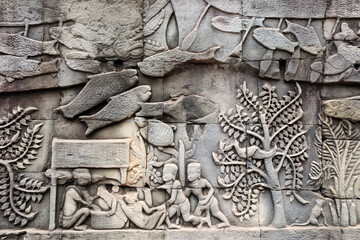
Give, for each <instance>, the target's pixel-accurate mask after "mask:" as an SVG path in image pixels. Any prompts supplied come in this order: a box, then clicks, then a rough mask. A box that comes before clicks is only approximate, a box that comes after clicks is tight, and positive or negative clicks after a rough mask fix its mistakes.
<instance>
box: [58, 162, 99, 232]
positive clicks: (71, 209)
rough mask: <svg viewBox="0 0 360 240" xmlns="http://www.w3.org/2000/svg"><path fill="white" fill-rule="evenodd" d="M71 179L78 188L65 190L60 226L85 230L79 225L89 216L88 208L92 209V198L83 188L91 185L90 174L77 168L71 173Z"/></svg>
mask: <svg viewBox="0 0 360 240" xmlns="http://www.w3.org/2000/svg"><path fill="white" fill-rule="evenodd" d="M73 177H74V179H75V183H76V184H77V185H78V186H77V185H71V186H69V187H67V188H66V190H65V193H64V195H63V198H62V204H61V212H60V226H62V227H63V228H71V227H74V229H75V230H86V228H87V226H86V225H81V224H82V223H83V222H84V221H85V220H86V218H87V217H88V216H89V214H90V208H92V207H93V205H92V200H93V197H91V196H90V194H89V193H88V191H87V190H86V188H85V186H86V185H88V184H90V183H91V174H90V172H89V170H88V169H84V168H78V169H75V170H74V171H73Z"/></svg>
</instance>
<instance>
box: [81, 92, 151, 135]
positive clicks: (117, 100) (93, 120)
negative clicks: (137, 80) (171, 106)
mask: <svg viewBox="0 0 360 240" xmlns="http://www.w3.org/2000/svg"><path fill="white" fill-rule="evenodd" d="M150 96H151V88H150V86H148V85H144V86H139V87H136V88H133V89H131V90H129V91H126V92H124V93H121V94H119V95H116V96H114V97H111V98H110V102H109V103H108V104H107V105H106V106H105V107H104V108H103V109H101V110H100V111H99V112H97V113H95V114H93V115H91V116H81V117H80V120H81V121H84V122H85V123H86V125H87V126H88V129H87V130H86V133H85V134H86V135H89V134H91V133H92V132H93V131H95V130H96V129H99V128H102V127H105V126H108V125H110V124H112V123H115V122H119V121H122V120H124V119H126V118H129V117H131V116H132V115H133V114H135V113H136V112H137V111H138V110H139V109H140V105H139V103H141V102H146V101H147V100H149V98H150Z"/></svg>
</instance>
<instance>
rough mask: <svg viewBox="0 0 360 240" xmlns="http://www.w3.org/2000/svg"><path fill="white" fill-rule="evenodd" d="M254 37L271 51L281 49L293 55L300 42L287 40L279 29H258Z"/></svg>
mask: <svg viewBox="0 0 360 240" xmlns="http://www.w3.org/2000/svg"><path fill="white" fill-rule="evenodd" d="M253 36H254V38H255V39H256V41H258V42H259V43H260V44H261V45H263V46H264V47H266V48H268V49H271V50H275V49H279V50H284V51H288V52H291V53H293V52H294V51H295V47H297V46H298V45H299V43H298V42H292V41H290V40H289V39H288V38H286V37H285V36H284V35H283V34H282V33H281V32H279V29H277V28H266V27H260V28H256V29H255V30H254V34H253Z"/></svg>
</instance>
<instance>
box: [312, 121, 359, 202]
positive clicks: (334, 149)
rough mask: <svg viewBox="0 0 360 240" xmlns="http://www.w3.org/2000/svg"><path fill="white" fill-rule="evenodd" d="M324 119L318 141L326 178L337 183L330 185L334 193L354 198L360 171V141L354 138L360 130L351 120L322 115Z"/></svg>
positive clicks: (324, 177)
mask: <svg viewBox="0 0 360 240" xmlns="http://www.w3.org/2000/svg"><path fill="white" fill-rule="evenodd" d="M320 122H321V126H322V131H321V132H318V133H317V138H316V141H317V145H318V148H317V149H318V154H319V157H321V160H322V166H323V175H324V176H323V179H324V180H325V181H332V182H333V184H332V185H331V186H330V191H331V193H332V194H333V195H336V196H337V197H340V198H351V197H353V192H354V185H355V183H356V181H357V179H358V176H359V174H360V160H359V158H360V142H359V141H353V140H351V139H354V138H357V137H358V136H359V134H360V129H359V128H357V127H356V126H355V125H354V124H352V123H351V122H350V121H348V120H341V121H339V122H336V121H334V119H333V118H331V117H328V116H326V115H321V116H320ZM321 135H322V136H321ZM321 137H322V138H323V139H324V141H322V139H321Z"/></svg>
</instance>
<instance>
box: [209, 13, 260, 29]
mask: <svg viewBox="0 0 360 240" xmlns="http://www.w3.org/2000/svg"><path fill="white" fill-rule="evenodd" d="M264 20H265V18H255V20H254V23H253V25H252V26H251V27H263V26H264V25H263V22H264ZM250 23H251V19H241V18H239V17H233V18H232V17H225V16H216V17H213V18H212V19H211V26H213V27H214V28H216V29H218V30H220V31H223V32H230V33H240V32H241V31H245V30H246V29H247V28H248V27H249V26H250Z"/></svg>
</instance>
